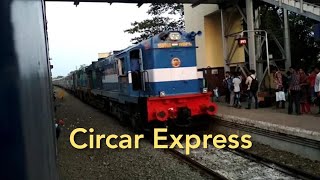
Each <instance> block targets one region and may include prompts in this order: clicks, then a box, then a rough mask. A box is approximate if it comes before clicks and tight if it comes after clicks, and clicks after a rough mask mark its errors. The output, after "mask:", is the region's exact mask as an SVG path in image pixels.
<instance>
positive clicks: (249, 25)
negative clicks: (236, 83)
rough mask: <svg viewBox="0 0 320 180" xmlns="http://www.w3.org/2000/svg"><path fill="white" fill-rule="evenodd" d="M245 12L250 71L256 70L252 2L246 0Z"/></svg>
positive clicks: (251, 0)
mask: <svg viewBox="0 0 320 180" xmlns="http://www.w3.org/2000/svg"><path fill="white" fill-rule="evenodd" d="M246 12H247V30H248V31H249V32H248V46H249V65H250V69H254V70H256V69H257V68H256V54H255V53H256V51H255V38H254V34H255V33H254V32H253V30H254V18H253V0H246Z"/></svg>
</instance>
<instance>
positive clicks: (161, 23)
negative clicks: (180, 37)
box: [124, 3, 184, 43]
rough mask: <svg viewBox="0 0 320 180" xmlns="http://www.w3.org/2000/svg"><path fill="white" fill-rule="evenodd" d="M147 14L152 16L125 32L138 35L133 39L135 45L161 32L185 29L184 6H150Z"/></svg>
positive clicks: (136, 23)
mask: <svg viewBox="0 0 320 180" xmlns="http://www.w3.org/2000/svg"><path fill="white" fill-rule="evenodd" d="M147 14H148V15H150V16H151V18H149V19H145V20H143V21H140V22H137V21H135V22H133V23H131V26H132V27H131V28H130V29H127V30H125V31H124V32H126V33H129V34H134V35H137V36H136V37H134V38H132V39H131V41H132V42H133V43H139V42H141V41H143V40H146V39H148V38H150V37H152V36H154V35H156V34H158V33H160V32H163V31H165V30H170V29H179V30H183V29H184V20H183V14H184V12H183V5H182V4H157V3H153V4H151V5H150V8H149V10H148V11H147ZM168 15H175V16H178V18H177V19H174V18H170V17H168Z"/></svg>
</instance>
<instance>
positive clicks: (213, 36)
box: [184, 5, 244, 69]
mask: <svg viewBox="0 0 320 180" xmlns="http://www.w3.org/2000/svg"><path fill="white" fill-rule="evenodd" d="M184 10H185V23H186V31H188V32H189V31H198V30H200V31H202V32H203V35H202V36H201V37H197V41H196V43H197V46H198V47H199V48H198V49H197V65H198V68H199V69H200V68H206V67H208V66H210V67H224V55H223V44H222V33H221V32H222V31H221V12H220V10H219V8H218V6H217V5H199V6H197V7H195V8H191V6H190V5H184ZM224 21H225V24H226V25H225V28H226V30H227V31H228V34H231V33H235V32H239V31H242V25H241V23H242V22H241V15H240V14H239V13H238V12H237V11H236V10H235V9H233V8H230V9H228V10H227V11H225V13H224ZM233 41H235V39H234V38H233V37H230V38H228V40H227V48H228V52H229V51H231V48H232V44H233ZM231 62H232V63H237V62H244V49H243V47H237V49H236V51H235V53H234V55H233V57H232V58H231Z"/></svg>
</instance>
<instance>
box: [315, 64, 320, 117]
mask: <svg viewBox="0 0 320 180" xmlns="http://www.w3.org/2000/svg"><path fill="white" fill-rule="evenodd" d="M319 66H320V65H318V66H317V67H316V68H314V71H315V72H316V74H317V76H316V81H315V84H314V92H315V93H316V96H317V101H318V106H319V111H318V113H317V114H318V115H320V67H319Z"/></svg>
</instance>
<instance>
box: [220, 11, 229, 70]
mask: <svg viewBox="0 0 320 180" xmlns="http://www.w3.org/2000/svg"><path fill="white" fill-rule="evenodd" d="M220 12H221V38H222V47H223V65H224V72H226V71H230V66H229V65H228V64H227V56H228V49H227V39H226V37H225V24H224V16H223V9H221V10H220Z"/></svg>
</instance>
